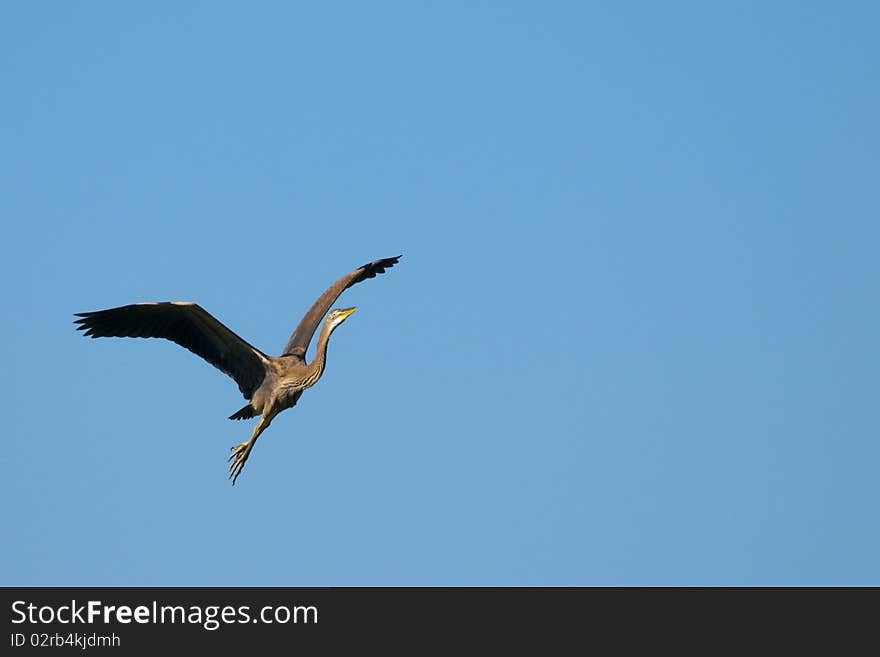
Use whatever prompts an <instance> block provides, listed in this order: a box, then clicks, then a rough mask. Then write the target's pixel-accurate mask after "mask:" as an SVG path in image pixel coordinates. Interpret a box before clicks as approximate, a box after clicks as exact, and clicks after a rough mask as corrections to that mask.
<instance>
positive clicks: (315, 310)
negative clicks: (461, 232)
mask: <svg viewBox="0 0 880 657" xmlns="http://www.w3.org/2000/svg"><path fill="white" fill-rule="evenodd" d="M401 257H402V256H397V257H396V258H383V259H382V260H374V261H373V262H368V263H367V264H365V265H364V266H363V267H358V268H357V269H355V270H354V271H353V272H351V273H350V274H348V275H347V276H343V277H342V278H340V279H339V280H338V281H336V282H335V283H334V284H333V285H331V286H330V287H329V288H328V289H327V291H326V292H324V294H322V295H321V296H320V297H319V298H318V300H317V301H316V302H315V303H314V305H313V306H312V307H311V308H309V312H307V313H306V315H305V317H303V318H302V320H301V321H300V323H299V326H297V327H296V330H295V331H294V332H293V335H291V336H290V340H288V341H287V346H286V347H284V351H283V352H282V353H283V355H285V356H288V355H291V356H299V357H300V358H303V359H305V357H306V350H307V349H308V348H309V342H311V341H312V336H313V335H314V334H315V329H317V328H318V323H319V322H320V321H321V318H322V317H323V316H324V315H326V314H327V311H328V310H330V306H332V305H333V302H334V301H336V299H338V298H339V295H340V294H342V293H343V292H344V291H345V290H346V289H348V288H350V287H351V286H352V285H354V284H356V283H360V282H361V281H364V280H366V279H368V278H375V276H376V274H383V273H385V270H386V269H391V268H392V267H393V266H394V265H396V264H397V261H398V260H400V258H401Z"/></svg>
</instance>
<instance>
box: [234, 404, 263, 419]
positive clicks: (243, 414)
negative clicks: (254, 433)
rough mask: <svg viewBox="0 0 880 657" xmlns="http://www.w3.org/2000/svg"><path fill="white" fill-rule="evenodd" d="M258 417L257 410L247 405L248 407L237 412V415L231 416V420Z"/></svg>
mask: <svg viewBox="0 0 880 657" xmlns="http://www.w3.org/2000/svg"><path fill="white" fill-rule="evenodd" d="M257 415H259V413H257V410H256V409H255V408H254V407H253V406H251V405H250V404H247V405H246V406H243V407H242V408H241V409H240V410H237V411H235V413H233V414H232V415H230V416H229V419H230V420H247V419H248V418H252V417H256V416H257Z"/></svg>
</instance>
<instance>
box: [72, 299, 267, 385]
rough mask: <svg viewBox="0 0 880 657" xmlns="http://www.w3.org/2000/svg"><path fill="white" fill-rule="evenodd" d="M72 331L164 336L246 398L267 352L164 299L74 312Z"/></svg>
mask: <svg viewBox="0 0 880 657" xmlns="http://www.w3.org/2000/svg"><path fill="white" fill-rule="evenodd" d="M76 316H77V317H80V318H81V319H78V320H76V322H75V323H76V324H79V326H77V327H76V328H77V330H79V331H85V335H88V336H91V337H92V338H107V337H116V338H165V339H166V340H171V341H172V342H176V343H177V344H179V345H180V346H181V347H186V348H187V349H189V350H190V351H191V352H193V353H194V354H196V355H197V356H201V357H202V358H204V359H205V360H206V361H208V362H209V363H211V365H213V366H214V367H216V368H217V369H219V370H220V371H222V372H224V373H226V374H228V375H229V376H231V377H232V378H233V379H235V382H236V383H237V384H238V389H239V390H241V394H243V395H244V397H245V399H250V398H251V397H252V396H253V394H254V390H256V389H257V388H258V387H259V386H260V384H261V383H262V382H263V377H264V376H265V375H266V363H268V360H269V358H268V356H266V354H264V353H263V352H261V351H260V350H259V349H256V348H255V347H252V346H251V345H249V344H248V343H247V342H245V341H244V340H242V339H241V338H240V337H238V336H237V335H236V334H235V333H233V332H232V331H230V330H229V329H228V328H226V327H225V326H224V325H223V324H221V323H220V322H219V321H217V319H216V318H214V317H213V316H211V315H210V314H209V313H208V312H207V311H206V310H205V309H204V308H202V307H201V306H199V305H197V304H195V303H184V302H179V301H170V302H168V301H166V302H161V303H135V304H131V305H129V306H121V307H119V308H111V309H109V310H98V311H96V312H90V313H77V315H76Z"/></svg>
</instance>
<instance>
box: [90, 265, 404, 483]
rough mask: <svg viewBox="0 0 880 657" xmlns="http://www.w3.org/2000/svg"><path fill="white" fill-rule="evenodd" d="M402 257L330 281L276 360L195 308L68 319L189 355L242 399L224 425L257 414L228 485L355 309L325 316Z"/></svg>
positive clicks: (320, 370)
mask: <svg viewBox="0 0 880 657" xmlns="http://www.w3.org/2000/svg"><path fill="white" fill-rule="evenodd" d="M401 257H402V256H397V257H395V258H383V259H381V260H374V261H373V262H369V263H367V264H365V265H363V266H361V267H358V268H357V269H355V270H354V271H353V272H351V273H350V274H348V275H346V276H343V277H342V278H340V279H339V280H338V281H336V282H335V283H333V285H331V286H330V287H329V288H327V290H326V291H325V292H324V293H323V294H322V295H321V296H320V297H318V300H317V301H315V303H314V304H313V305H312V307H311V308H310V309H309V311H308V312H307V313H306V314H305V316H304V317H303V318H302V320H300V322H299V324H298V325H297V327H296V329H295V330H294V331H293V334H292V335H291V336H290V339H289V340H288V341H287V345H286V346H285V347H284V351H283V352H282V353H281V355H280V356H278V357H275V356H267V355H266V354H264V353H263V352H262V351H260V350H259V349H257V348H256V347H254V346H253V345H251V344H249V343H247V342H246V341H245V340H243V339H242V338H240V337H239V336H238V335H236V334H235V333H233V332H232V331H231V330H230V329H228V328H227V327H226V326H224V325H223V324H222V323H221V322H220V321H218V320H217V319H216V318H215V317H214V316H213V315H211V314H210V313H208V312H207V311H206V310H205V309H204V308H202V307H201V306H199V305H198V304H196V303H192V302H183V301H161V302H150V303H135V304H129V305H127V306H120V307H118V308H110V309H107V310H97V311H93V312H85V313H76V314H75V316H76V317H79V319H77V320H75V321H74V323H75V324H77V327H76V328H77V330H79V331H84V334H85V335H86V336H89V337H91V338H107V337H116V338H164V339H166V340H171V341H172V342H176V343H177V344H179V345H180V346H181V347H184V348H186V349H189V350H190V351H191V352H193V353H194V354H196V355H197V356H200V357H201V358H203V359H204V360H206V361H207V362H208V363H210V364H211V365H213V366H214V367H216V368H217V369H219V370H220V371H221V372H223V373H225V374H227V375H228V376H230V377H231V378H232V379H233V380H234V381H235V382H236V383H237V384H238V389H239V390H240V391H241V394H242V395H244V398H245V399H246V400H248V403H247V404H245V405H244V406H243V407H242V408H240V409H239V410H237V411H236V412H235V413H233V414H232V415H230V416H229V419H230V420H245V419H250V418H254V417H257V416H258V415H259V416H260V420H259V422H258V423H257V426H256V427H255V428H254V432H253V434H252V435H251V437H250V440H246V441H245V442H243V443H241V444H240V445H236V446H235V447H232V454H230V456H229V459H228V462H229V478H230V479H231V480H232V485H233V486H234V485H235V482H236V480H237V479H238V476H239V475H240V474H241V471H242V469H244V464H245V463H246V462H247V460H248V457H249V456H250V455H251V451H253V449H254V445H255V444H256V442H257V439H258V438H259V437H260V435H261V434H262V433H263V432H264V431H265V430H266V429H267V428H268V427H269V425H270V424H271V423H272V420H273V419H275V416H277V415H278V414H279V413H280V412H281V411H284V410H286V409H288V408H292V407H293V406H296V403H297V402H298V401H299V398H300V397H301V396H302V394H303V392H304V391H305V390H307V389H308V388H311V387H312V386H313V385H315V384H316V383H317V382H318V380H319V379H320V378H321V375H323V374H324V368H325V366H326V364H327V344H328V343H329V342H330V336H331V335H332V334H333V332H334V331H335V330H336V329H337V328H339V326H340V325H341V324H342V323H343V322H344V321H345V320H346V319H348V318H349V317H351V315H352V314H353V313H354V311H355V310H357V308H334V309H333V310H330V312H329V313H328V312H327V310H328V309H329V308H330V306H332V305H333V303H334V302H335V301H336V299H338V298H339V295H341V294H342V293H343V292H344V291H345V290H347V289H348V288H350V287H351V286H352V285H356V284H357V283H360V282H361V281H365V280H367V279H368V278H375V277H376V275H377V274H383V273H385V270H386V269H390V268H391V267H393V266H394V265H396V264H397V263H398V261H399V260H400V258H401ZM325 314H326V315H327V317H326V319H324V324H323V326H322V327H321V332H320V334H319V335H318V343H317V347H316V350H315V356H314V358H312V362H311V363H306V350H307V349H308V348H309V343H310V342H311V341H312V336H314V334H315V331H316V330H317V328H318V324H319V323H320V322H321V318H322V317H324V315H325Z"/></svg>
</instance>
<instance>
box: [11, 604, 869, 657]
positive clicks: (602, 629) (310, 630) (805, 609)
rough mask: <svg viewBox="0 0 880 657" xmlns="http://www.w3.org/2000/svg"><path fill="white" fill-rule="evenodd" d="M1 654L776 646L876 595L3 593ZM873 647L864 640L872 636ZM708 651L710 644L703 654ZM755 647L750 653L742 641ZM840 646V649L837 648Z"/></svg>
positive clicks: (861, 607)
mask: <svg viewBox="0 0 880 657" xmlns="http://www.w3.org/2000/svg"><path fill="white" fill-rule="evenodd" d="M3 597H4V602H3V605H4V612H3V616H4V618H5V619H6V620H5V627H6V634H5V636H4V637H3V639H2V641H3V643H4V644H5V649H4V651H3V652H4V654H10V655H15V654H19V653H24V652H29V651H33V650H40V651H41V652H42V653H43V654H49V655H51V654H56V653H57V652H58V651H73V650H76V651H83V650H85V651H89V652H93V651H96V650H97V651H100V652H102V653H115V654H133V653H135V652H141V651H150V652H152V653H153V654H155V653H156V652H157V651H162V650H178V649H199V650H224V651H228V650H252V649H255V648H280V649H289V650H299V649H315V650H320V651H321V652H322V653H325V652H327V650H328V649H330V648H331V647H334V646H339V647H347V648H351V647H356V648H357V647H360V648H366V647H371V648H381V647H383V646H386V647H387V646H392V645H394V646H398V647H404V648H411V649H412V650H414V651H416V650H417V651H422V650H424V649H428V648H432V647H437V646H440V645H443V646H446V647H460V648H467V647H474V646H476V645H477V644H480V645H483V646H485V647H486V648H493V647H494V648H500V647H502V646H519V647H522V646H523V645H527V644H529V643H531V644H533V645H541V646H544V648H546V647H549V646H552V645H557V646H558V647H560V648H562V647H568V648H574V647H577V646H581V647H586V646H589V645H594V644H595V643H596V642H597V641H599V640H601V641H602V642H603V643H605V644H607V643H608V642H609V641H610V642H612V644H611V645H613V646H616V647H617V648H621V647H627V646H631V647H638V646H642V645H643V643H644V642H645V641H648V642H650V643H653V644H655V645H659V644H662V645H667V646H680V645H682V644H688V643H691V644H697V645H702V646H704V647H723V646H729V645H731V644H737V645H743V646H750V645H753V643H752V641H759V642H761V641H762V642H763V643H761V645H764V646H766V645H767V642H768V641H776V642H781V644H782V645H787V644H790V643H791V642H792V641H794V642H799V641H800V640H803V639H808V640H810V641H812V640H813V639H819V638H820V637H821V636H826V638H827V637H831V638H834V640H835V641H837V640H838V639H840V640H853V639H856V638H857V637H858V636H859V633H860V632H864V633H865V635H866V636H870V634H871V633H873V627H874V625H875V622H876V621H875V619H876V616H877V613H876V610H877V601H878V592H877V590H876V589H765V590H761V589H613V588H609V589H583V588H492V589H485V588H433V589H425V588H328V589H321V588H6V589H3ZM870 641H871V643H872V644H874V643H876V639H875V638H874V637H873V636H872V637H871V638H870ZM707 642H708V643H707ZM754 645H755V646H757V645H758V644H754ZM838 647H839V645H838Z"/></svg>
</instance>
